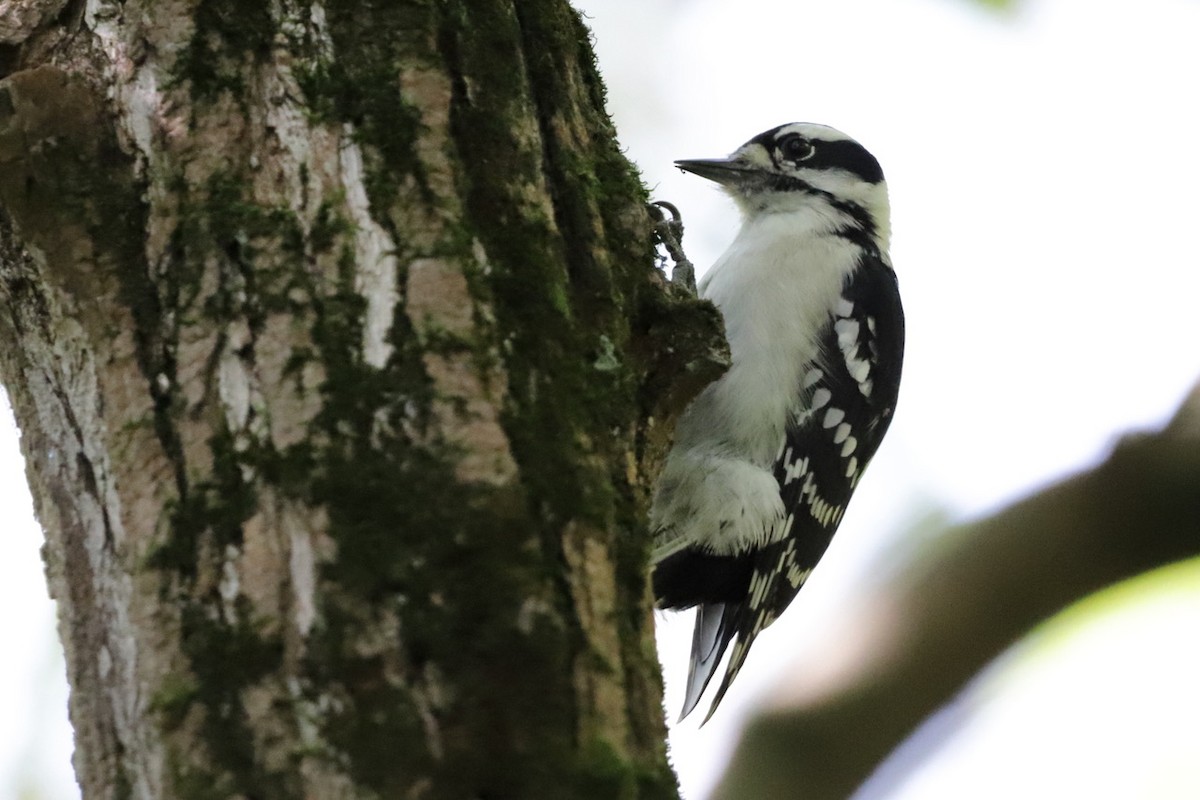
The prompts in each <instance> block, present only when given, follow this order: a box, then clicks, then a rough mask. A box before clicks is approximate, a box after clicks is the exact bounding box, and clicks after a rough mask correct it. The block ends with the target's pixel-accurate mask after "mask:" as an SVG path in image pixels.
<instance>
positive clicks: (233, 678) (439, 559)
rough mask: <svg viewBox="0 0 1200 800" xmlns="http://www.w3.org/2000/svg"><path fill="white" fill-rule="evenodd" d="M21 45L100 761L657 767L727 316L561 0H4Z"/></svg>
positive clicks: (25, 385)
mask: <svg viewBox="0 0 1200 800" xmlns="http://www.w3.org/2000/svg"><path fill="white" fill-rule="evenodd" d="M0 76H2V77H3V81H2V82H0V337H2V338H0V380H3V382H4V384H5V386H6V387H7V388H8V391H9V393H10V395H11V397H12V401H13V404H14V408H15V411H16V415H17V420H18V423H19V425H20V427H21V429H22V447H23V450H24V453H25V456H26V458H27V461H28V474H29V480H30V484H31V486H32V489H33V494H34V498H35V504H36V507H37V511H38V514H39V517H40V519H41V522H42V524H43V525H44V527H45V529H46V534H47V546H46V559H47V571H48V576H49V581H50V585H51V590H52V593H53V594H54V596H55V597H56V598H57V599H58V601H59V609H60V630H61V635H62V638H63V641H64V643H65V646H66V651H67V661H68V672H69V679H70V682H71V686H72V696H71V718H72V721H73V723H74V725H75V729H76V737H77V739H76V742H77V750H76V756H75V767H76V772H77V775H78V778H79V781H80V783H81V785H82V787H83V793H84V797H86V798H106V799H107V798H126V797H135V798H227V797H243V798H277V797H279V798H282V797H312V798H350V797H354V798H369V797H387V798H394V797H411V798H505V797H512V798H537V797H555V798H570V797H579V798H591V797H595V798H606V799H607V798H617V797H624V798H633V797H673V796H674V795H675V791H676V790H675V784H674V778H673V777H672V775H671V773H670V771H669V769H668V768H667V766H666V760H665V752H664V738H665V728H664V725H663V719H662V711H661V707H660V694H661V686H660V679H659V675H658V668H657V662H656V658H655V655H654V648H653V638H652V625H651V620H650V612H649V602H648V599H647V591H646V573H645V557H646V546H647V538H646V535H645V530H644V523H643V520H644V510H645V504H646V500H647V492H648V487H649V486H650V483H651V481H652V479H653V476H654V475H655V474H656V472H657V469H658V464H659V461H660V459H661V457H662V454H663V450H664V447H665V446H666V444H667V437H668V436H669V431H670V428H671V417H672V415H673V414H674V413H677V412H678V410H679V409H680V408H681V407H682V405H683V404H684V403H685V402H686V400H687V398H688V397H690V395H691V394H692V393H694V392H695V391H697V390H698V389H699V388H700V387H701V386H703V385H704V383H706V382H707V381H708V380H710V379H711V378H712V377H713V376H714V375H715V374H717V373H718V372H719V370H720V369H721V368H722V358H723V354H722V352H721V350H720V348H721V345H720V341H721V339H720V332H719V321H718V319H717V317H716V315H715V312H714V311H713V310H712V309H711V307H707V306H703V305H700V304H697V303H688V302H680V301H677V300H673V299H671V298H670V297H669V293H668V292H666V291H665V290H664V287H663V285H662V281H661V279H660V278H659V276H658V274H657V273H656V272H655V270H654V269H653V268H652V259H653V245H652V242H651V241H650V237H649V222H648V220H647V218H646V216H645V214H644V210H643V202H644V193H643V190H642V187H641V185H640V183H639V181H638V179H637V176H636V174H635V173H634V171H633V170H632V168H631V167H630V165H629V164H628V163H627V161H626V160H625V159H624V158H623V157H622V156H621V154H620V152H619V150H618V148H617V146H616V143H615V141H614V135H613V131H612V128H611V126H610V123H609V121H608V119H607V117H606V115H605V113H604V109H603V93H602V87H601V85H600V82H599V79H598V77H597V75H596V72H595V67H594V64H593V63H592V56H591V53H590V49H589V46H588V39H587V33H586V31H585V29H584V28H583V27H582V25H581V24H580V22H579V20H578V18H577V16H576V14H575V13H574V12H573V11H572V10H571V9H570V8H569V7H568V5H567V4H566V2H565V1H562V0H520V1H519V2H513V1H512V0H507V1H505V0H470V2H465V1H461V2H456V1H455V0H443V2H421V1H420V0H407V1H405V0H397V2H386V3H383V2H348V1H344V0H327V2H312V3H295V2H286V1H284V2H270V3H263V4H259V3H238V2H234V0H192V2H175V1H174V0H153V1H152V0H128V1H127V2H116V1H115V0H88V2H82V0H72V1H71V2H67V3H64V2H62V1H61V0H25V1H24V2H20V3H13V2H0ZM664 342H665V343H666V344H668V345H670V346H669V347H666V348H664V347H663V346H662V343H664Z"/></svg>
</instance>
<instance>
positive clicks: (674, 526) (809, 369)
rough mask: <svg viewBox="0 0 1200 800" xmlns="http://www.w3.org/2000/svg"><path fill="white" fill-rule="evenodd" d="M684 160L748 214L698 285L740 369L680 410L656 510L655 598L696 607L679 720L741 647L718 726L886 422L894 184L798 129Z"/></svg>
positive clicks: (824, 138) (859, 153) (893, 354)
mask: <svg viewBox="0 0 1200 800" xmlns="http://www.w3.org/2000/svg"><path fill="white" fill-rule="evenodd" d="M675 164H676V166H678V167H679V168H680V169H683V170H686V171H687V172H692V173H695V174H696V175H699V176H701V177H703V178H708V179H709V180H712V181H715V182H716V183H718V184H720V186H721V188H722V189H724V190H725V191H726V192H727V193H728V194H729V195H730V196H731V197H732V198H733V200H734V201H735V203H736V204H737V206H738V208H739V210H740V211H741V213H742V218H743V219H742V227H741V230H740V231H739V232H738V234H737V237H736V238H735V239H734V241H733V244H731V245H730V246H729V249H728V250H726V251H725V253H724V255H722V256H721V257H720V258H719V259H718V260H717V262H716V264H714V265H713V267H712V268H711V269H710V270H709V271H708V272H707V273H706V274H705V275H704V278H703V279H702V280H701V281H700V283H699V293H700V296H701V297H704V298H707V299H708V300H711V301H712V302H713V303H714V304H715V305H716V307H717V308H718V309H719V310H720V311H721V314H722V316H723V317H724V319H725V332H726V336H727V337H728V339H729V347H730V351H731V354H732V366H731V367H730V369H729V371H728V372H726V373H725V375H723V376H722V377H721V378H719V379H718V380H717V381H715V382H714V383H712V384H711V385H709V386H708V387H707V388H706V389H705V390H704V391H703V392H701V393H700V395H699V396H697V397H696V399H695V400H693V401H692V403H691V405H690V406H688V408H687V409H686V410H685V411H684V413H683V415H682V416H681V418H680V420H679V423H678V425H677V427H676V430H675V444H674V446H673V448H672V449H671V452H670V454H669V455H668V457H667V461H666V464H665V466H664V468H663V472H662V475H661V477H660V478H659V481H658V485H657V487H656V490H655V497H654V501H653V504H652V507H651V512H650V522H651V527H652V529H653V531H654V534H655V537H656V538H655V551H654V556H653V560H654V573H653V584H654V593H655V597H656V599H657V602H658V605H659V607H660V608H668V609H683V608H690V607H692V606H695V607H696V627H695V633H694V634H693V639H692V655H691V664H690V668H689V674H688V683H687V691H686V697H685V700H684V707H683V714H682V715H681V718H682V717H683V716H687V715H688V714H689V713H690V712H691V711H692V710H693V709H694V708H695V707H696V705H697V704H698V703H699V701H700V696H701V694H703V692H704V689H705V687H707V686H708V683H709V681H710V680H711V678H712V676H713V674H714V673H715V671H716V668H717V666H718V664H719V663H720V661H721V657H722V655H723V654H724V653H725V650H726V648H727V647H728V646H729V644H730V642H733V643H734V646H733V651H732V653H731V655H730V657H729V663H728V666H726V668H725V675H724V679H723V680H722V681H721V685H720V688H719V689H718V690H717V694H716V697H715V699H714V700H713V703H712V706H711V707H710V709H709V712H708V716H710V717H711V716H712V713H713V711H715V710H716V708H717V705H718V704H719V703H720V702H721V698H722V697H724V695H725V692H726V690H728V688H729V686H730V684H731V683H732V682H733V680H734V678H735V677H736V676H737V674H738V670H739V669H740V668H741V666H742V663H743V662H744V661H745V658H746V654H747V652H748V651H749V649H750V645H751V644H752V643H753V642H754V639H755V637H756V636H758V634H759V633H760V632H761V631H762V629H763V628H765V627H766V626H768V625H770V624H771V623H772V622H773V621H774V620H775V619H777V618H778V617H779V615H780V614H782V613H783V610H784V609H785V608H786V607H787V605H788V604H789V603H790V602H791V601H792V599H793V598H794V597H795V596H796V593H797V592H798V591H799V590H800V587H801V586H802V585H803V584H804V581H805V580H806V579H807V578H808V576H809V575H810V574H811V573H812V571H813V568H814V567H815V566H816V564H817V562H818V561H819V560H820V558H821V556H822V555H823V554H824V552H825V549H826V548H827V547H828V546H829V542H830V539H831V538H832V537H833V533H834V531H835V530H837V527H838V524H839V523H840V522H841V521H842V515H843V514H844V513H845V511H846V504H847V503H848V502H849V501H850V495H851V494H852V493H853V492H854V488H855V486H856V485H857V484H858V480H859V478H860V477H861V476H862V473H863V470H864V469H865V468H866V466H867V462H868V461H870V459H871V457H872V456H873V455H874V454H875V450H876V448H878V447H879V443H880V441H881V440H882V439H883V435H884V433H885V432H886V431H887V428H888V425H889V424H890V423H891V421H892V414H893V412H894V410H895V407H896V395H897V391H898V389H899V386H900V366H901V361H902V360H903V354H904V312H903V310H902V309H901V306H900V295H899V292H898V289H897V284H896V275H895V273H894V272H893V271H892V265H891V261H890V259H889V257H888V236H889V219H888V216H889V214H888V194H887V185H886V184H885V183H884V180H883V172H882V170H881V169H880V167H879V162H878V161H876V160H875V157H874V156H872V155H871V154H870V153H868V152H867V151H866V149H864V148H863V147H862V145H860V144H859V143H858V142H856V141H854V140H853V139H851V138H850V137H848V136H846V135H845V134H842V133H840V132H838V131H836V130H834V129H833V128H829V127H826V126H824V125H813V124H808V123H792V124H789V125H782V126H780V127H778V128H773V129H771V130H769V131H767V132H765V133H761V134H759V135H758V136H755V137H754V138H753V139H751V140H750V141H748V142H746V144H744V145H742V146H741V147H740V148H738V149H737V150H736V151H735V152H734V153H733V154H732V155H731V156H729V157H728V158H719V159H701V160H691V161H676V162H675ZM706 719H707V718H706Z"/></svg>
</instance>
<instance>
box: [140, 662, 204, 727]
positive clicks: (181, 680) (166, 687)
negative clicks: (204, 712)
mask: <svg viewBox="0 0 1200 800" xmlns="http://www.w3.org/2000/svg"><path fill="white" fill-rule="evenodd" d="M199 693H200V687H199V686H198V685H197V683H196V680H195V678H194V677H193V676H191V675H168V676H167V677H166V678H165V679H164V680H163V682H162V683H161V684H159V687H158V690H157V691H156V692H155V693H154V696H153V697H152V698H151V699H150V711H151V712H153V713H155V714H159V715H161V717H162V720H163V725H164V727H165V728H166V729H167V730H173V729H175V728H178V727H179V726H180V725H181V724H182V723H183V719H184V717H185V716H186V715H187V711H188V709H189V708H191V706H192V703H194V702H196V699H197V697H198V696H199Z"/></svg>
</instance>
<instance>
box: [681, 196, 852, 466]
mask: <svg viewBox="0 0 1200 800" xmlns="http://www.w3.org/2000/svg"><path fill="white" fill-rule="evenodd" d="M839 222H841V220H840V219H837V218H836V217H834V216H832V215H829V214H826V213H822V210H821V209H819V208H811V207H809V208H803V209H799V210H795V211H791V212H789V213H780V214H763V215H760V216H757V217H755V218H753V219H750V220H748V221H747V222H746V224H745V225H744V226H743V228H742V230H741V231H740V232H739V234H738V236H737V238H736V239H735V240H734V242H733V244H732V245H731V246H730V247H729V249H728V250H727V251H726V252H725V254H724V255H723V256H722V257H721V258H720V260H718V261H717V263H716V264H715V265H714V266H713V268H712V269H711V270H709V272H708V273H707V274H706V275H705V276H704V279H703V280H702V281H701V283H700V294H701V296H703V297H705V298H707V299H709V300H711V301H712V302H713V303H714V304H715V305H716V306H717V308H718V309H720V310H721V314H722V316H723V317H724V318H725V330H726V336H727V337H728V339H729V346H730V349H731V354H732V357H733V359H732V360H733V366H732V367H731V368H730V370H729V371H728V372H727V373H726V374H725V375H724V376H723V377H722V378H721V379H719V380H718V381H717V382H715V383H714V384H712V385H711V386H710V387H709V388H708V389H707V390H706V391H705V394H706V395H710V396H709V397H707V398H705V401H706V402H704V405H705V406H708V408H705V409H703V412H702V416H704V417H708V416H709V415H710V414H715V415H716V417H717V418H718V419H716V420H714V419H711V418H710V419H708V420H707V421H706V422H707V423H713V422H715V423H716V428H717V429H718V430H721V431H723V434H724V438H726V439H727V442H726V446H728V447H729V448H730V449H731V450H732V452H731V453H730V454H731V455H732V454H735V453H736V454H737V455H739V456H742V457H744V458H747V459H748V460H749V461H751V462H752V463H754V464H756V465H760V466H769V465H770V464H771V463H772V461H773V460H774V458H775V455H776V453H777V452H778V450H779V444H780V442H781V441H782V440H783V429H784V425H785V423H786V422H787V418H788V414H789V412H794V411H795V410H797V409H796V408H795V405H796V393H797V390H798V388H799V386H800V380H801V378H802V377H803V374H804V372H805V371H806V370H807V369H808V367H809V365H810V364H811V362H812V361H813V360H814V359H815V358H816V357H817V347H818V344H817V341H816V338H815V335H816V334H817V332H819V331H820V330H821V328H822V327H823V326H824V325H825V324H826V323H827V322H828V321H829V316H830V311H831V309H833V308H834V307H835V305H836V301H837V299H838V298H839V297H840V295H841V292H842V288H843V284H844V282H845V278H846V276H847V275H849V274H850V273H851V272H852V271H853V269H854V268H855V266H856V264H857V258H858V248H857V247H856V246H855V245H854V244H853V243H851V242H849V241H847V240H846V239H844V238H841V237H838V236H833V235H830V234H829V233H828V231H829V230H830V229H831V228H832V227H834V226H836V225H837V224H838V223H839ZM696 410H697V411H701V409H696ZM691 433H692V432H691V431H689V432H688V434H689V438H690V434H691ZM709 435H711V429H710V433H709Z"/></svg>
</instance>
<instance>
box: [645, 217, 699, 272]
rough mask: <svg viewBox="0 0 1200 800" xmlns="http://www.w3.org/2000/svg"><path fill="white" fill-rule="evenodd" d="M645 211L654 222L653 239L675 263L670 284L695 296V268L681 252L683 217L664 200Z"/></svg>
mask: <svg viewBox="0 0 1200 800" xmlns="http://www.w3.org/2000/svg"><path fill="white" fill-rule="evenodd" d="M646 209H647V211H649V213H650V217H651V219H653V220H654V237H655V239H657V240H658V242H659V244H661V245H662V246H663V247H664V248H666V250H667V253H668V254H669V255H670V257H671V260H672V261H674V262H675V268H674V269H673V270H671V283H672V284H673V285H675V286H680V287H682V288H683V289H684V290H686V291H687V292H688V293H689V294H691V295H693V296H695V294H696V268H695V267H694V266H693V265H692V262H691V261H689V260H688V257H687V256H686V255H685V254H684V252H683V217H682V216H681V215H680V213H679V209H678V208H676V207H675V204H674V203H668V202H667V201H666V200H655V201H654V202H652V203H650V204H649V205H648V206H647V207H646ZM664 211H665V212H666V213H665V214H664V213H663V212H664ZM668 214H669V215H670V216H669V217H668V216H667V215H668Z"/></svg>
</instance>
